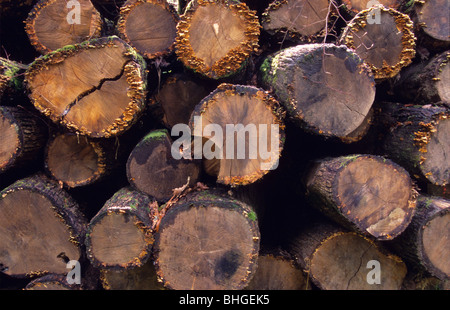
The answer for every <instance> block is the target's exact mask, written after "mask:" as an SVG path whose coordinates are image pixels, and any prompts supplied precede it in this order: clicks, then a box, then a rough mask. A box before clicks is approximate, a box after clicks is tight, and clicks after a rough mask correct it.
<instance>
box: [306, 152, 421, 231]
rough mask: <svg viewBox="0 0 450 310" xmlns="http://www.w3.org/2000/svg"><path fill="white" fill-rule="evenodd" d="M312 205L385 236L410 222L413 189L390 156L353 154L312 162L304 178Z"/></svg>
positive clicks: (346, 224) (352, 225) (347, 223)
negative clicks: (389, 158)
mask: <svg viewBox="0 0 450 310" xmlns="http://www.w3.org/2000/svg"><path fill="white" fill-rule="evenodd" d="M305 184H306V188H307V195H308V198H309V199H310V202H311V204H313V205H314V206H315V207H317V208H318V209H319V210H321V211H322V212H323V213H324V214H326V215H327V216H329V217H330V218H332V219H333V220H335V221H336V222H338V223H340V224H341V225H343V226H344V227H347V228H352V229H354V230H356V231H358V232H360V233H362V234H365V235H368V236H371V237H373V238H377V239H378V240H390V239H393V238H395V237H396V236H398V235H399V234H401V233H402V232H403V231H404V230H405V229H406V227H407V226H408V225H409V223H410V222H411V219H412V216H413V214H414V210H415V206H416V196H417V192H416V189H415V186H414V184H413V182H412V180H411V178H410V176H409V174H408V172H407V171H406V170H405V169H403V168H402V167H400V166H399V165H397V164H395V163H394V162H392V161H391V160H388V159H385V158H382V157H377V156H373V155H352V156H342V157H337V158H325V159H323V160H318V161H316V162H315V163H314V164H313V165H312V167H311V168H310V170H309V172H308V175H307V177H306V181H305Z"/></svg>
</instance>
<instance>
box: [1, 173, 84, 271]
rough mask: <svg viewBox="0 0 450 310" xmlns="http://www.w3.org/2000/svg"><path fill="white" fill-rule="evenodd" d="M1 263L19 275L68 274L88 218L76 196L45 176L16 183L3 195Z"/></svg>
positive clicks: (4, 191) (77, 258)
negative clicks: (79, 205) (73, 196)
mask: <svg viewBox="0 0 450 310" xmlns="http://www.w3.org/2000/svg"><path fill="white" fill-rule="evenodd" d="M0 214H1V216H0V222H1V225H0V249H1V251H0V265H1V269H2V272H4V273H5V274H7V275H12V276H15V277H30V276H36V275H44V274H47V273H58V274H67V273H68V271H69V270H68V269H67V266H66V263H67V262H68V261H70V260H80V258H81V257H82V255H83V252H82V246H83V243H84V236H85V232H86V230H85V229H86V224H87V222H86V219H85V217H84V215H83V214H82V213H81V212H80V211H79V209H78V205H77V203H76V202H75V201H74V200H73V198H72V197H71V196H70V195H69V194H68V193H67V192H65V191H64V190H63V189H61V188H59V186H58V184H57V183H56V182H52V181H51V180H49V179H47V178H46V177H44V176H42V175H34V176H31V177H28V178H25V179H21V180H18V181H17V182H15V183H14V184H12V185H10V186H8V187H7V188H5V189H4V190H3V191H2V192H1V193H0Z"/></svg>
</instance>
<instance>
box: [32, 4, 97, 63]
mask: <svg viewBox="0 0 450 310" xmlns="http://www.w3.org/2000/svg"><path fill="white" fill-rule="evenodd" d="M102 24H103V22H102V19H101V17H100V13H99V12H98V11H97V10H96V9H95V7H94V6H93V5H92V3H91V1H89V0H77V1H66V0H40V1H39V2H38V3H37V4H36V5H35V6H34V7H33V9H32V10H31V11H30V14H29V16H28V18H27V20H26V22H25V25H26V26H25V30H26V32H27V34H28V37H29V38H30V42H31V44H32V45H33V46H34V47H35V48H36V50H38V51H39V52H40V53H42V54H46V53H49V52H51V51H54V50H57V49H59V48H62V47H64V46H66V45H72V44H76V43H81V42H83V41H86V40H88V39H93V38H97V37H100V35H101V30H102Z"/></svg>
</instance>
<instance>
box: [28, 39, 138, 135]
mask: <svg viewBox="0 0 450 310" xmlns="http://www.w3.org/2000/svg"><path fill="white" fill-rule="evenodd" d="M145 68H146V64H145V61H144V60H143V58H142V57H141V56H139V55H138V54H137V53H136V52H135V51H134V49H133V48H132V47H130V46H129V45H128V44H126V43H125V42H124V41H122V40H120V39H119V38H117V37H115V36H112V37H103V38H99V39H94V40H90V41H86V42H83V43H81V44H75V45H73V46H66V47H64V48H62V49H59V50H56V51H54V52H51V53H49V54H47V55H45V56H42V57H40V58H37V59H36V60H35V61H34V62H33V63H32V64H31V65H30V67H29V68H28V70H27V72H26V78H25V79H26V83H27V86H28V88H29V90H30V95H29V96H30V99H31V100H32V103H33V104H34V106H35V107H36V108H37V109H38V110H39V111H40V112H42V113H43V114H45V115H46V116H47V117H49V118H50V119H51V120H52V121H53V122H56V123H59V124H62V125H64V126H66V127H67V128H69V129H71V130H73V131H76V132H78V133H79V134H83V135H88V136H90V137H95V138H101V137H105V138H108V137H111V136H117V135H119V134H121V133H123V132H124V131H125V130H127V129H128V128H129V127H130V126H131V125H132V124H133V123H134V122H136V120H137V118H138V116H139V115H140V113H141V111H142V110H143V108H144V100H145V96H146V75H147V73H146V71H145Z"/></svg>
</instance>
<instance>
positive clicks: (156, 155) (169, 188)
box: [126, 129, 201, 201]
mask: <svg viewBox="0 0 450 310" xmlns="http://www.w3.org/2000/svg"><path fill="white" fill-rule="evenodd" d="M172 149H173V146H172V141H171V138H170V136H169V133H168V131H167V130H165V129H163V130H153V131H151V132H150V133H149V134H147V135H146V136H145V137H144V138H142V140H141V141H140V142H139V143H138V144H137V145H136V147H135V148H134V149H133V151H132V152H131V154H130V156H129V158H128V161H127V165H126V167H127V176H128V181H129V183H130V184H131V185H132V186H133V187H134V188H136V189H137V190H139V191H141V192H143V193H145V194H147V195H150V196H152V197H154V198H155V199H156V200H158V201H167V200H169V199H170V198H171V197H172V196H173V195H174V190H175V189H177V188H181V187H183V186H184V185H186V184H187V185H188V186H193V185H194V184H196V183H197V180H198V179H199V175H200V169H201V167H200V163H199V162H198V161H196V160H189V159H183V158H174V157H173V154H172V151H173V150H172ZM175 152H177V153H178V152H179V150H178V149H176V150H175Z"/></svg>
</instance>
